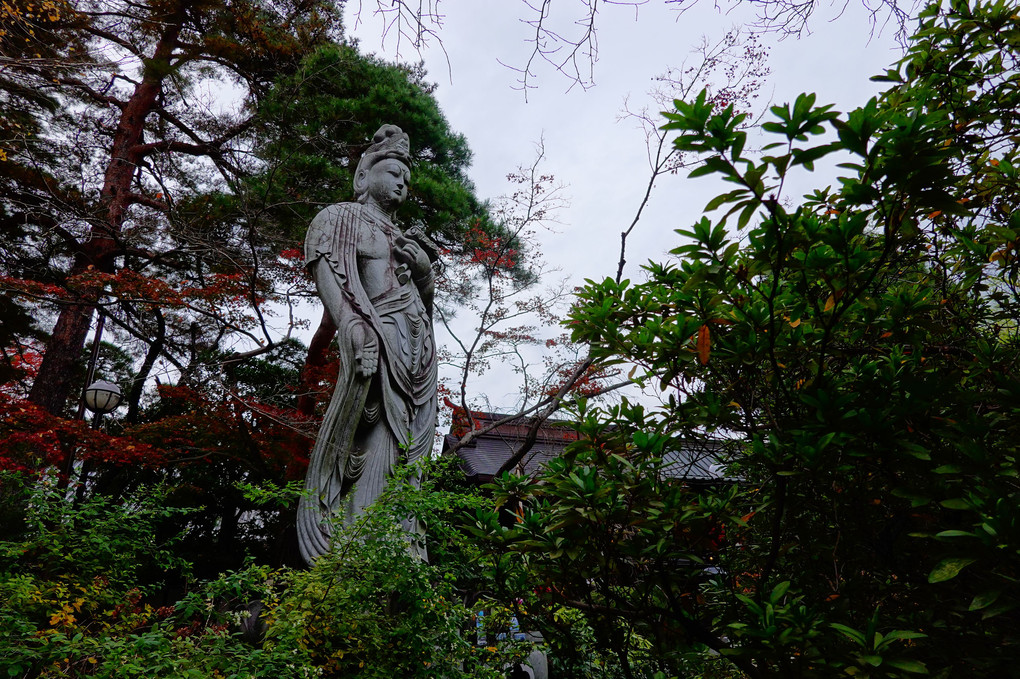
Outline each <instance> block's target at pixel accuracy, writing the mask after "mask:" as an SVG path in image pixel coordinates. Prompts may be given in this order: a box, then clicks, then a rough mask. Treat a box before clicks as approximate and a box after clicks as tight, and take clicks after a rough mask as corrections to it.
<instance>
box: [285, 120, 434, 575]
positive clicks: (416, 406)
mask: <svg viewBox="0 0 1020 679" xmlns="http://www.w3.org/2000/svg"><path fill="white" fill-rule="evenodd" d="M373 141H374V143H373V145H372V146H370V147H369V149H368V150H367V151H366V152H365V153H364V155H363V156H362V157H361V161H360V162H359V163H358V168H357V171H356V172H355V177H354V191H355V194H356V196H357V202H353V203H340V204H337V205H331V206H330V207H327V208H326V209H324V210H322V211H321V212H320V213H319V214H318V215H317V216H316V217H315V219H313V220H312V223H311V224H310V225H309V227H308V234H307V236H306V238H305V262H306V265H307V266H308V268H309V270H310V272H311V274H312V277H313V278H314V279H315V285H316V287H317V289H318V292H319V296H320V297H321V299H322V302H323V304H324V305H325V306H326V308H327V309H328V310H329V313H330V315H331V317H332V318H333V321H334V322H335V323H336V326H337V343H338V345H339V348H340V375H339V379H338V380H337V385H336V391H335V392H334V393H333V396H332V399H331V401H330V404H329V407H328V409H327V411H326V415H325V417H324V419H323V422H322V427H321V429H320V431H319V435H318V439H317V440H316V443H315V448H314V449H313V451H312V455H311V459H310V462H309V467H308V474H307V476H306V483H305V487H306V490H307V491H308V492H307V493H306V496H305V497H304V498H303V499H302V501H301V504H300V506H299V508H298V542H299V546H300V549H301V555H302V557H303V558H304V559H305V561H306V562H308V563H311V561H312V560H314V559H315V558H316V557H318V556H320V555H321V554H323V553H325V552H326V550H328V549H329V543H330V535H331V532H330V523H329V522H330V520H331V519H332V518H333V517H334V516H335V515H338V514H343V516H344V521H345V523H350V522H352V521H354V520H355V519H356V518H357V517H358V516H359V515H360V514H361V513H362V512H364V511H365V509H366V508H367V507H368V506H369V505H370V504H371V503H372V502H373V501H374V500H375V499H376V498H377V497H378V496H379V494H380V493H381V492H382V491H383V489H384V488H385V486H386V483H387V481H388V479H389V476H390V474H391V473H392V471H393V469H394V468H395V467H396V466H397V465H400V464H407V463H411V462H414V461H415V460H417V459H419V458H421V457H422V456H423V455H425V456H427V455H428V454H429V452H430V450H431V448H432V441H433V439H434V437H435V420H436V405H437V396H436V379H437V378H436V371H437V361H436V347H435V340H434V336H433V330H432V297H433V292H434V274H433V270H432V261H433V260H434V259H435V258H436V257H437V256H438V253H436V251H435V249H434V247H431V243H430V241H428V239H427V238H425V237H424V236H423V235H422V234H421V233H420V232H418V231H417V230H415V229H412V230H409V231H408V233H406V234H405V233H403V232H402V231H401V230H400V229H399V228H398V227H397V226H395V225H394V223H393V219H392V215H393V211H394V210H396V208H397V207H399V206H400V204H401V203H403V202H404V200H405V199H406V198H407V190H408V181H409V179H410V170H409V164H410V146H409V140H408V137H407V135H406V134H404V133H403V132H402V131H401V130H400V128H399V127H396V126H395V125H384V126H383V127H382V128H380V129H379V131H378V132H376V134H375V138H374V140H373ZM405 523H406V528H407V530H408V533H409V537H410V538H411V544H412V549H414V550H416V551H418V553H419V554H420V555H421V556H422V557H423V558H424V554H425V553H424V546H423V545H422V544H421V543H420V541H419V540H418V539H417V536H418V535H419V531H418V530H417V526H416V525H415V521H414V520H413V519H408V520H407V521H406V522H405Z"/></svg>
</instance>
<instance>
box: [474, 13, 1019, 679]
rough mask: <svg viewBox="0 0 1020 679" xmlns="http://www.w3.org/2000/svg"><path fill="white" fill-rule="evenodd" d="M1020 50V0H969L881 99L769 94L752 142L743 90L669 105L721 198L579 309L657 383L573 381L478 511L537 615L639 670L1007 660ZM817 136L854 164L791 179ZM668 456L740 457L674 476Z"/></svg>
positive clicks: (946, 673) (547, 625) (981, 668)
mask: <svg viewBox="0 0 1020 679" xmlns="http://www.w3.org/2000/svg"><path fill="white" fill-rule="evenodd" d="M1018 59H1020V23H1018V17H1017V15H1016V12H1015V6H1013V5H1012V4H1011V3H1006V2H973V3H968V2H964V1H956V2H952V3H948V4H946V5H945V6H939V5H933V6H931V7H930V8H928V9H927V10H925V11H924V12H923V13H922V15H921V17H920V23H919V28H918V30H917V32H916V34H915V35H914V37H913V39H912V41H911V44H910V48H909V51H908V53H907V55H906V57H905V58H904V59H903V61H901V62H900V63H899V64H898V65H897V66H896V67H894V68H893V69H891V70H890V71H889V72H888V73H886V74H885V75H883V76H882V77H881V80H883V81H885V82H888V83H889V89H888V91H887V92H885V93H884V94H883V95H882V96H881V97H878V98H876V99H873V100H871V101H869V102H868V103H867V104H865V105H864V106H863V107H861V108H859V109H857V110H855V111H852V112H850V113H849V114H846V115H843V114H840V113H837V112H836V111H834V110H832V107H830V106H819V105H817V104H816V101H815V97H813V96H810V95H803V96H801V97H799V98H798V99H797V100H796V101H795V102H793V103H792V104H789V105H785V106H775V107H773V108H772V118H771V120H769V121H768V122H765V123H764V124H763V125H762V130H763V131H764V132H765V133H766V135H767V136H768V137H769V138H770V139H768V140H767V141H768V142H771V143H768V145H767V146H766V151H765V153H764V154H763V155H761V156H759V155H757V154H752V153H749V152H748V151H746V149H745V142H746V141H747V135H746V132H745V131H743V130H742V129H741V123H742V122H743V119H744V116H743V115H740V114H737V113H735V112H734V110H733V108H732V107H728V108H725V109H720V108H718V107H713V105H712V104H711V103H707V102H706V98H705V95H704V94H702V95H701V96H699V97H698V98H696V99H695V100H694V101H692V102H682V101H677V102H676V110H675V111H673V112H671V113H667V114H666V117H667V121H668V122H667V124H666V129H668V130H671V131H673V132H675V133H676V134H677V137H676V141H675V144H676V147H677V148H678V149H679V150H682V151H684V152H690V153H697V154H700V155H701V157H702V164H701V165H700V166H698V167H697V169H695V170H694V171H693V172H692V173H691V176H692V177H699V176H704V175H714V176H717V177H720V178H721V179H723V180H724V181H725V182H727V183H728V184H729V185H730V186H731V187H732V190H728V191H727V192H726V193H723V194H721V195H719V196H718V197H717V198H715V199H713V200H712V201H710V203H709V204H708V206H707V211H708V212H709V213H712V212H713V211H718V213H722V216H721V217H717V218H715V219H710V218H709V217H705V218H703V219H702V220H700V221H699V222H698V223H697V224H695V225H694V226H693V227H692V228H691V229H688V230H683V231H680V232H679V236H680V237H681V239H682V240H681V244H680V245H679V246H678V247H676V248H675V249H674V250H673V251H672V253H671V254H672V255H673V257H672V258H671V259H670V260H669V261H667V262H664V263H652V264H649V265H648V266H647V267H646V269H647V280H646V281H644V282H630V281H623V282H621V283H617V282H615V281H613V280H605V281H603V282H589V284H588V286H587V287H586V288H585V289H584V290H583V291H582V292H581V295H580V299H579V302H578V304H577V305H576V307H575V309H574V311H573V314H572V320H571V322H570V323H571V327H572V329H573V334H574V339H575V340H577V341H582V342H588V343H590V344H591V346H592V347H593V351H594V352H595V355H596V356H597V357H599V358H600V359H601V360H603V361H606V362H611V363H612V362H626V363H630V364H634V365H636V366H637V367H636V368H635V373H634V374H635V377H637V378H639V379H641V380H642V381H643V382H645V383H646V384H648V385H654V386H655V387H658V388H659V389H661V391H662V394H663V400H664V404H663V406H662V407H659V408H639V407H636V406H632V405H629V404H627V403H624V404H623V405H621V406H618V407H612V408H596V407H591V406H582V408H581V410H580V411H579V413H578V417H579V419H580V421H581V431H582V432H583V433H585V434H586V435H587V437H586V438H582V441H580V442H579V443H578V444H575V446H574V447H573V450H572V451H571V452H570V453H569V454H568V455H567V456H565V457H564V459H563V460H562V461H560V462H558V463H556V464H555V465H553V466H551V467H550V469H549V470H548V471H547V472H546V473H544V474H542V475H540V476H539V477H538V478H537V479H533V480H525V479H514V478H506V479H504V481H503V482H502V483H501V484H500V492H501V497H502V498H503V500H504V501H505V502H507V503H522V504H521V507H522V509H521V510H520V515H521V521H520V522H519V523H517V524H515V525H513V526H511V527H504V526H501V525H500V524H499V523H498V521H496V520H495V516H494V515H484V514H483V515H480V516H479V524H480V527H479V532H480V533H481V534H483V535H486V536H488V538H489V539H490V540H491V541H492V545H493V546H492V549H493V551H494V552H502V551H506V550H508V551H509V553H510V555H511V556H508V557H507V561H506V562H507V563H508V564H516V565H518V567H519V568H520V573H521V578H524V579H526V578H527V576H528V574H531V575H532V576H535V577H537V578H538V579H539V580H540V581H541V582H543V583H544V584H545V585H546V589H545V590H543V591H541V592H540V593H539V594H538V595H537V596H534V597H531V599H532V600H533V602H534V603H533V606H534V610H533V613H534V616H535V621H534V624H535V625H537V626H541V627H543V629H546V630H549V633H550V634H555V633H556V632H557V624H556V623H557V619H556V615H557V611H558V610H560V609H561V608H562V607H567V608H570V609H572V610H574V611H577V612H578V613H580V614H583V615H584V616H585V617H586V618H587V620H588V621H589V624H590V626H591V627H592V628H593V629H595V630H597V631H598V632H599V634H600V638H601V640H604V643H605V644H606V646H607V647H609V648H612V649H613V650H614V651H616V653H617V655H618V657H619V658H620V663H621V666H622V670H623V671H624V672H625V673H627V675H628V676H633V675H636V674H639V673H650V672H651V671H653V670H655V669H656V668H659V667H661V668H663V669H665V671H667V672H669V673H673V674H680V673H683V672H685V671H687V669H685V668H689V664H688V663H689V662H690V660H691V657H692V654H698V653H701V652H705V651H706V650H707V649H712V653H716V654H718V656H706V657H716V658H717V659H723V660H729V661H731V662H732V667H733V668H734V671H737V672H738V673H743V674H745V675H747V676H750V677H765V676H783V677H833V676H856V677H865V676H870V677H899V676H912V675H919V674H932V675H934V676H939V677H968V676H1011V675H1013V674H1015V667H1014V666H1013V665H1014V663H1015V660H1014V659H1015V657H1016V656H1015V655H1014V654H1015V653H1017V652H1018V647H1020V638H1018V637H1017V634H1016V630H1017V627H1018V623H1020V618H1018V615H1020V610H1018V608H1017V606H1018V604H1020V590H1018V588H1017V584H1016V583H1017V578H1018V576H1020V570H1018V569H1020V554H1018V550H1020V488H1018V485H1017V476H1018V472H1020V470H1018V468H1017V441H1020V430H1018V429H1017V427H1018V424H1017V423H1018V422H1020V419H1018V409H1020V400H1018V396H1020V323H1018V320H1017V319H1018V317H1020V289H1018V288H1017V271H1018V264H1020V259H1018V254H1020V252H1018V249H1017V247H1018V245H1017V244H1018V243H1020V209H1018V208H1020V182H1018V181H1017V167H1018V163H1020V159H1018V152H1017V148H1018V140H1020V136H1018V135H1020V130H1018V129H1017V125H1016V122H1017V111H1018V110H1020V89H1018V87H1020V80H1018V76H1017V71H1016V67H1017V63H1018ZM773 140H774V141H773ZM823 159H825V160H826V161H828V160H830V159H836V160H837V161H838V162H840V163H841V167H842V168H843V169H844V170H845V171H848V173H847V174H846V175H845V176H844V177H843V178H842V179H840V181H839V184H838V185H837V186H836V187H834V188H833V187H830V188H826V189H822V190H818V191H815V192H813V193H811V194H810V195H808V196H805V197H804V198H803V199H802V200H800V201H797V200H792V199H791V198H790V197H789V196H788V195H787V193H786V187H787V185H788V184H789V183H791V182H792V181H793V177H794V176H795V175H796V174H797V173H800V172H803V171H812V170H813V169H814V165H815V163H818V162H820V161H822V160H823ZM734 227H736V228H734ZM678 454H679V455H681V456H684V455H687V456H692V455H693V456H695V457H701V458H702V459H703V460H706V461H717V462H719V463H720V464H721V465H722V468H723V469H724V471H725V474H726V476H727V478H728V479H729V481H726V482H718V483H716V484H713V485H709V486H702V487H698V486H697V484H695V483H693V482H684V481H683V479H682V478H681V479H679V480H678V479H676V478H675V476H676V470H675V468H674V469H672V470H670V469H669V460H670V459H675V456H676V455H678ZM671 456H674V457H671ZM664 457H665V458H666V460H665V461H664ZM671 477H673V478H671ZM521 584H523V583H521ZM634 658H636V660H634ZM632 660H634V661H633V662H631V661H632Z"/></svg>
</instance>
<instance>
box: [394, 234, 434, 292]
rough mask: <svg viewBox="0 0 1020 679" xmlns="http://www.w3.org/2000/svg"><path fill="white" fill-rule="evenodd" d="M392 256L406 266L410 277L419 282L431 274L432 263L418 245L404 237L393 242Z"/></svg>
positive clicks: (398, 237) (399, 237)
mask: <svg viewBox="0 0 1020 679" xmlns="http://www.w3.org/2000/svg"><path fill="white" fill-rule="evenodd" d="M393 244H394V248H393V256H394V257H396V258H397V261H398V262H402V263H404V264H406V265H407V268H408V269H410V270H411V277H412V278H414V280H415V281H420V280H422V279H423V278H426V277H427V276H428V275H429V274H430V273H432V263H431V262H430V261H429V256H428V255H427V254H426V253H425V250H424V249H422V247H421V246H420V245H418V244H417V243H416V242H414V241H413V240H411V239H410V238H407V237H405V236H397V237H396V239H394V241H393Z"/></svg>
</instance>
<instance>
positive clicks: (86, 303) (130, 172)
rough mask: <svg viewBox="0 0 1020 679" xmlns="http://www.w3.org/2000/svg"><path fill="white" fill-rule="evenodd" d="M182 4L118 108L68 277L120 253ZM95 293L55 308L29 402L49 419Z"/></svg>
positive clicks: (100, 267) (104, 268)
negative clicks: (87, 235) (98, 208)
mask: <svg viewBox="0 0 1020 679" xmlns="http://www.w3.org/2000/svg"><path fill="white" fill-rule="evenodd" d="M182 4H183V3H181V4H178V5H177V6H176V7H175V8H174V11H173V12H172V13H171V14H170V15H168V16H167V17H165V18H162V17H161V18H162V19H163V20H164V21H165V22H166V23H165V28H164V30H163V33H162V35H160V38H159V41H158V42H157V43H156V46H155V49H154V50H153V56H152V58H151V59H149V60H147V63H146V67H145V70H144V73H143V75H142V80H141V81H140V82H139V83H138V84H137V85H136V86H135V89H134V92H133V93H132V94H131V97H130V98H129V99H128V100H127V101H126V102H124V103H123V104H122V105H121V106H120V108H121V115H120V120H119V121H118V123H117V129H116V131H115V133H114V137H113V145H112V146H111V148H110V162H109V164H108V165H107V166H106V174H105V176H104V178H103V189H102V192H101V193H100V201H101V205H102V208H103V213H104V217H105V218H104V220H103V221H102V222H100V223H97V224H93V226H92V234H91V236H92V237H91V239H90V240H89V241H88V242H87V243H85V244H84V245H83V246H82V247H81V249H80V250H79V251H78V253H77V254H76V255H75V258H74V264H73V265H72V266H71V271H70V274H69V278H73V277H74V276H78V275H81V274H84V273H86V272H87V271H88V270H89V269H94V270H97V271H100V272H103V273H113V271H114V259H115V257H116V255H117V252H118V250H119V249H120V247H119V245H118V243H117V240H116V239H117V237H118V236H119V234H120V232H121V228H122V226H123V224H124V219H125V216H126V214H127V210H128V208H129V207H130V206H131V205H132V204H133V203H134V202H135V198H134V196H133V194H132V191H131V182H132V181H133V180H134V177H135V173H136V171H137V169H138V167H139V164H140V163H141V161H142V160H143V159H144V157H145V154H146V151H145V150H144V149H143V147H142V144H141V142H142V134H143V132H144V129H145V119H146V118H147V117H148V115H149V114H150V113H152V112H153V111H154V110H155V109H156V106H157V101H158V96H159V93H160V90H161V88H162V83H163V78H165V77H166V75H167V74H169V73H170V72H171V67H170V57H171V55H172V54H173V50H174V48H175V47H176V46H177V40H178V37H179V36H180V33H181V29H182V27H183V19H184V12H183V7H182V6H181V5H182ZM100 294H101V290H99V289H96V290H92V289H88V290H86V291H84V292H82V293H80V294H79V295H78V298H77V299H76V300H75V301H74V302H73V303H72V304H69V305H67V306H65V307H64V308H62V309H61V311H60V314H59V316H58V317H57V323H56V325H55V326H54V327H53V334H52V335H51V337H50V340H49V342H47V344H46V352H45V353H44V354H43V360H42V363H41V364H40V366H39V374H38V376H37V377H36V379H35V381H34V382H33V383H32V390H31V392H30V393H29V397H28V398H29V400H30V401H31V402H33V403H36V404H38V405H40V406H42V407H43V408H45V409H46V410H47V411H49V412H50V413H52V414H54V415H59V414H60V413H61V411H62V410H63V409H64V405H65V404H66V403H67V397H68V392H69V391H70V387H71V377H72V375H73V374H74V371H73V369H72V368H73V366H74V363H75V362H76V361H77V360H78V359H79V356H80V355H81V350H82V348H83V347H84V346H85V340H86V338H87V337H88V331H89V325H90V323H91V320H92V312H93V311H94V310H95V308H96V305H97V304H98V302H99V297H100Z"/></svg>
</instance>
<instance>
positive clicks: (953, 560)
mask: <svg viewBox="0 0 1020 679" xmlns="http://www.w3.org/2000/svg"><path fill="white" fill-rule="evenodd" d="M975 561H977V559H971V558H967V557H955V556H954V557H949V558H947V559H942V561H939V562H938V564H937V565H936V566H935V568H933V569H931V573H929V574H928V582H930V583H933V584H934V583H936V582H945V581H946V580H952V579H953V578H955V577H956V576H957V575H959V574H960V571H962V570H963V569H964V568H966V567H967V566H969V565H971V564H972V563H974V562H975Z"/></svg>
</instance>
